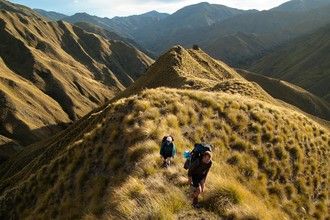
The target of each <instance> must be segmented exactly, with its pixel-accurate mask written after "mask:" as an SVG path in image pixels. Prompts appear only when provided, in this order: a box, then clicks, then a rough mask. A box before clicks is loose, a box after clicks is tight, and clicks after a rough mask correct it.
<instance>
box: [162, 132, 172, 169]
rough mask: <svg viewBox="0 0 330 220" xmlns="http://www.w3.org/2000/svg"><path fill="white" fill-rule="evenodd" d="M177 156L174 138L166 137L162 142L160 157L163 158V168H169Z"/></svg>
mask: <svg viewBox="0 0 330 220" xmlns="http://www.w3.org/2000/svg"><path fill="white" fill-rule="evenodd" d="M175 154H176V148H175V145H174V139H173V137H172V136H165V137H164V138H163V140H162V144H161V148H160V155H161V156H162V158H163V166H164V167H168V166H170V164H171V159H172V158H173V157H174V156H175Z"/></svg>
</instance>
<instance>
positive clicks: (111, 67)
mask: <svg viewBox="0 0 330 220" xmlns="http://www.w3.org/2000/svg"><path fill="white" fill-rule="evenodd" d="M0 8H1V10H0V48H1V50H0V85H1V87H0V101H1V106H0V111H1V113H2V114H1V118H0V119H1V123H0V135H3V136H6V137H7V138H9V139H13V140H16V141H17V142H18V143H20V144H23V145H26V144H29V143H32V142H34V141H35V140H39V139H40V138H41V137H46V136H48V135H49V134H51V133H53V132H56V131H58V130H59V129H62V124H67V123H70V122H72V121H74V120H76V119H78V118H80V117H82V116H83V115H85V114H87V113H88V112H89V111H91V110H92V109H94V108H95V107H97V106H99V105H101V104H103V103H104V102H105V101H106V100H109V99H111V98H112V97H113V96H114V95H115V94H116V93H117V92H119V91H121V90H123V89H125V87H126V86H128V85H130V84H131V83H132V82H133V81H134V80H135V79H137V78H138V77H139V76H140V75H141V74H142V73H143V72H144V71H145V69H146V68H147V67H148V66H149V65H150V64H151V63H152V62H153V61H152V60H151V59H150V58H149V57H147V56H146V55H145V54H143V53H142V52H140V51H138V50H137V49H135V48H134V47H132V46H130V45H126V44H125V43H123V42H120V41H109V40H107V39H104V38H102V37H100V36H98V35H95V34H92V33H88V32H85V31H83V30H82V29H80V28H78V27H76V26H72V25H70V24H68V23H66V22H62V21H60V22H47V21H45V20H43V19H42V18H41V17H39V15H37V14H35V13H34V11H33V10H31V9H28V8H25V7H23V6H19V5H15V4H11V3H9V2H7V1H0Z"/></svg>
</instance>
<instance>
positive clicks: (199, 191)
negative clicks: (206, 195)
mask: <svg viewBox="0 0 330 220" xmlns="http://www.w3.org/2000/svg"><path fill="white" fill-rule="evenodd" d="M200 193H201V186H200V185H199V186H198V187H196V189H195V192H194V197H193V205H194V206H197V205H198V196H199V194H200Z"/></svg>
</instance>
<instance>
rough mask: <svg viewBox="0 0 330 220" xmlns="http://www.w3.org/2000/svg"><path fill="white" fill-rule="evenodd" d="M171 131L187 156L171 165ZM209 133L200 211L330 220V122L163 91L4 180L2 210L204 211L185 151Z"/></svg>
mask: <svg viewBox="0 0 330 220" xmlns="http://www.w3.org/2000/svg"><path fill="white" fill-rule="evenodd" d="M235 114H236V115H235ZM84 121H85V122H86V123H85V122H84ZM168 133H170V134H173V135H174V137H175V140H176V144H177V146H178V153H179V154H178V157H177V158H176V159H175V160H174V164H173V166H172V167H171V168H170V169H167V170H163V169H161V168H160V164H161V159H160V158H159V155H158V153H159V146H158V145H159V142H160V140H161V138H162V136H163V135H164V134H168ZM201 139H203V140H204V141H206V142H209V143H212V144H214V145H215V149H214V166H213V167H212V170H211V173H210V176H209V178H208V182H207V188H206V192H205V194H204V195H203V197H202V199H201V203H202V210H201V213H204V214H201V215H204V216H210V218H213V217H212V216H220V217H223V218H233V219H302V218H307V219H314V218H316V219H317V218H319V219H325V218H327V217H329V213H328V212H327V209H326V207H327V206H328V205H329V198H328V195H329V188H328V185H327V184H328V182H329V141H330V134H329V131H328V130H327V129H326V128H324V127H322V126H320V125H319V124H317V123H316V122H314V121H312V120H311V119H309V118H307V117H305V116H304V115H302V114H300V113H297V112H294V111H292V110H291V109H287V108H283V107H279V106H275V105H272V104H269V103H267V102H262V101H256V100H255V99H252V98H248V97H245V98H242V96H241V95H229V94H225V93H222V92H202V91H196V90H178V89H165V88H160V89H151V90H145V91H143V92H141V93H139V94H138V95H136V96H132V97H129V98H125V99H121V100H118V101H117V102H115V103H113V104H110V105H108V106H106V107H105V108H104V109H103V110H100V111H99V112H98V113H94V114H92V115H90V116H89V117H86V118H85V119H84V120H83V121H82V122H81V123H80V124H77V125H75V126H74V127H73V128H72V131H69V132H68V133H67V136H65V137H63V138H62V139H59V140H57V141H54V142H53V143H52V144H49V145H47V146H46V147H45V148H44V152H45V153H43V154H39V156H37V157H36V156H35V155H34V158H35V159H34V160H33V161H31V162H30V163H29V164H28V165H27V166H26V167H25V168H24V169H22V170H17V171H16V172H15V173H14V175H13V176H10V175H9V176H8V175H7V176H6V178H2V179H1V184H0V190H1V195H2V197H1V198H0V204H1V207H3V208H2V210H1V212H0V216H1V217H8V216H13V217H18V218H61V219H63V218H85V219H93V218H101V217H102V218H109V219H141V218H142V219H148V218H150V219H177V218H179V219H180V218H181V219H184V217H185V216H186V217H187V218H188V217H189V218H192V219H193V218H194V215H197V216H198V213H196V212H195V211H194V210H192V209H191V206H190V204H189V198H188V195H189V194H188V186H187V185H186V181H187V179H186V171H185V170H184V169H183V168H182V163H183V158H182V157H181V153H182V152H183V150H185V149H189V148H191V146H192V144H193V143H194V142H195V141H200V140H201ZM26 153H27V155H28V152H26Z"/></svg>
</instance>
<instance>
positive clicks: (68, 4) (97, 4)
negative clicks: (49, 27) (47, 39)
mask: <svg viewBox="0 0 330 220" xmlns="http://www.w3.org/2000/svg"><path fill="white" fill-rule="evenodd" d="M202 1H203V0H11V2H14V3H19V4H23V5H26V6H29V7H31V8H41V9H44V10H48V11H56V12H61V13H64V14H68V15H72V14H74V13H76V12H87V13H89V14H93V15H97V16H102V17H110V18H111V17H114V16H127V15H133V14H141V13H144V12H148V11H152V10H157V11H159V12H167V13H173V12H175V11H176V10H178V9H180V8H182V7H184V6H186V5H191V4H195V3H199V2H202ZM286 1H288V0H210V1H208V2H209V3H215V4H222V5H226V6H230V7H233V8H240V9H258V10H265V9H270V8H272V7H275V6H277V5H280V4H282V3H283V2H286Z"/></svg>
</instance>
